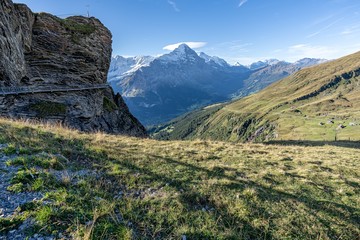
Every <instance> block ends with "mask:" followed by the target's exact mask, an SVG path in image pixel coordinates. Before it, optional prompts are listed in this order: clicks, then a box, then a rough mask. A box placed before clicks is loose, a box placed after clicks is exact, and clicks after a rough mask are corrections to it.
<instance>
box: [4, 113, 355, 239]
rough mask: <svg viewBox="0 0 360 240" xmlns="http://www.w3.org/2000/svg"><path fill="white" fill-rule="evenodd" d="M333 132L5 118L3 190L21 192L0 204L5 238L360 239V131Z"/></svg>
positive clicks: (12, 193)
mask: <svg viewBox="0 0 360 240" xmlns="http://www.w3.org/2000/svg"><path fill="white" fill-rule="evenodd" d="M317 144H318V143H317ZM328 144H332V146H330V145H323V143H321V144H318V145H319V146H306V147H305V146H283V145H276V144H268V145H266V144H251V143H245V144H244V143H229V142H216V141H155V140H150V139H137V138H130V137H123V136H115V135H107V134H102V133H96V134H84V133H80V132H77V131H73V130H69V129H64V128H62V127H54V126H44V125H37V124H30V123H27V122H19V121H18V122H14V121H9V120H5V119H0V171H1V175H2V176H5V177H3V178H2V184H0V191H1V193H3V194H5V196H7V197H6V198H4V199H2V200H1V201H2V203H4V201H5V202H6V201H10V200H11V201H18V202H19V205H18V206H17V205H14V204H10V206H9V207H7V209H5V211H6V212H5V214H6V215H5V216H4V215H2V216H0V239H26V238H29V239H33V238H36V237H37V238H40V237H42V238H44V239H48V238H53V239H55V238H56V239H94V240H95V239H96V240H98V239H184V238H187V239H334V240H335V239H346V240H347V239H348V240H353V239H358V238H359V234H360V230H359V229H360V227H359V223H360V221H359V220H360V201H359V197H358V196H359V186H360V181H359V179H360V178H359V171H358V169H359V167H360V162H359V155H360V150H359V142H347V143H346V142H333V143H328ZM321 145H323V146H321ZM34 194H36V196H37V197H36V198H34V197H31V196H34ZM6 199H8V200H6ZM9 208H10V209H9ZM19 234H20V236H22V238H15V237H14V236H18V235H19Z"/></svg>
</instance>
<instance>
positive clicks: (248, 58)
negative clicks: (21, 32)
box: [14, 0, 360, 64]
mask: <svg viewBox="0 0 360 240" xmlns="http://www.w3.org/2000/svg"><path fill="white" fill-rule="evenodd" d="M14 2H22V3H25V4H27V5H28V6H29V7H30V8H31V9H32V10H33V11H34V12H49V13H52V14H54V15H58V16H60V17H66V16H67V15H71V14H76V15H86V13H87V11H89V13H90V15H91V16H94V17H97V18H99V19H100V20H101V21H102V22H103V23H104V24H105V25H106V26H107V27H108V28H109V29H110V30H111V32H112V33H113V55H123V56H135V55H154V56H156V55H159V54H163V53H166V52H168V51H169V50H166V49H172V48H171V46H168V45H172V44H176V43H180V42H192V43H193V44H192V46H193V47H195V48H196V49H195V50H196V51H204V52H206V53H207V54H209V55H216V56H219V57H222V58H224V59H226V60H227V61H228V62H230V63H235V62H237V61H238V62H240V63H242V64H249V63H251V62H254V61H257V60H263V59H268V58H278V59H280V60H287V61H296V60H298V59H300V58H303V57H316V58H327V59H333V58H337V57H341V56H344V55H347V54H349V53H353V52H356V51H359V50H360V1H359V0H301V1H300V0H61V1H55V0H14Z"/></svg>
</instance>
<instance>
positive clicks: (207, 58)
mask: <svg viewBox="0 0 360 240" xmlns="http://www.w3.org/2000/svg"><path fill="white" fill-rule="evenodd" d="M199 57H201V58H202V59H204V60H205V62H206V63H214V64H217V65H219V66H222V67H229V66H230V65H229V64H228V63H227V62H226V61H225V60H224V59H222V58H219V57H216V56H212V57H211V56H209V55H207V54H206V53H203V52H201V53H199Z"/></svg>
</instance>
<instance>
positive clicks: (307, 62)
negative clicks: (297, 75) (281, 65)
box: [294, 58, 328, 68]
mask: <svg viewBox="0 0 360 240" xmlns="http://www.w3.org/2000/svg"><path fill="white" fill-rule="evenodd" d="M327 61H328V60H326V59H320V58H303V59H300V60H298V61H296V62H294V65H296V66H297V67H300V68H304V67H310V66H313V65H316V64H320V63H325V62H327Z"/></svg>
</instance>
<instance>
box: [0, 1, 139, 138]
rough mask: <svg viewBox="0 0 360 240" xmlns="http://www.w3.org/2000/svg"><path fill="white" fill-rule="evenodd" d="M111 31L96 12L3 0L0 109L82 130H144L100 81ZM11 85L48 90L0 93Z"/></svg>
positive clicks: (3, 112) (107, 60) (0, 9)
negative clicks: (88, 14) (58, 12)
mask: <svg viewBox="0 0 360 240" xmlns="http://www.w3.org/2000/svg"><path fill="white" fill-rule="evenodd" d="M111 37H112V36H111V33H110V31H109V30H108V29H107V28H106V27H105V26H104V25H103V24H102V23H101V22H100V21H99V20H97V19H95V18H85V17H79V16H74V17H69V18H66V19H61V18H58V17H55V16H52V15H50V14H47V13H39V14H36V13H32V11H31V10H30V9H29V8H28V7H27V6H26V5H23V4H13V3H12V2H11V0H3V1H1V2H0V88H1V89H0V115H2V116H10V117H25V118H40V119H45V120H49V121H60V122H62V123H64V124H65V125H67V126H69V127H73V128H76V129H80V130H83V131H97V130H100V131H105V132H108V133H115V134H128V135H133V136H145V135H146V132H145V129H144V127H143V126H142V125H141V124H140V123H139V121H138V120H137V119H136V118H134V117H133V116H132V115H131V113H130V112H129V110H128V108H127V106H126V104H125V103H124V101H123V99H122V97H121V96H120V95H119V94H117V95H114V92H113V90H112V89H111V87H106V85H105V87H104V84H106V80H107V72H108V69H109V65H110V59H111V43H112V40H111ZM97 86H99V87H98V88H97ZM9 87H11V88H14V89H15V90H14V91H15V92H16V89H18V88H21V89H25V90H26V89H30V90H31V89H33V90H37V91H39V90H42V89H44V90H47V91H44V92H35V93H31V91H29V92H28V93H24V92H22V93H21V94H16V95H15V94H10V95H4V94H2V93H1V91H5V92H6V91H9ZM84 88H85V89H84ZM61 89H62V90H61ZM77 89H78V90H77ZM49 90H51V91H50V92H49ZM67 90H68V91H67Z"/></svg>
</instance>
